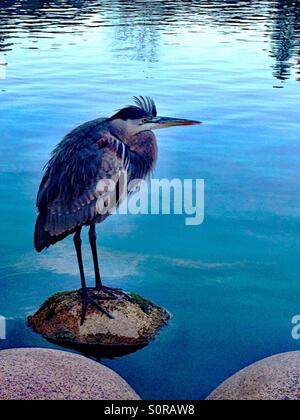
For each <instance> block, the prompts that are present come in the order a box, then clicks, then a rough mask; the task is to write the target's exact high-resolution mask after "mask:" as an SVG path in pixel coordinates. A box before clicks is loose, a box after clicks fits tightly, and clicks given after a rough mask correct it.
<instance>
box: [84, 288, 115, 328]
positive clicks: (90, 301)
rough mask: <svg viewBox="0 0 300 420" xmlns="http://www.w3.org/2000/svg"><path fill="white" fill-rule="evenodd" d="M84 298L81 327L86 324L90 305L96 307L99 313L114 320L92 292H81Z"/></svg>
mask: <svg viewBox="0 0 300 420" xmlns="http://www.w3.org/2000/svg"><path fill="white" fill-rule="evenodd" d="M80 294H81V296H82V314H81V325H83V324H84V321H85V318H86V313H87V309H88V306H89V305H92V306H94V308H96V309H97V310H98V311H99V312H101V313H102V314H104V315H106V316H107V317H108V318H109V319H114V317H113V315H112V314H111V313H110V312H109V311H108V310H107V309H105V308H103V307H102V306H101V305H99V303H98V302H97V301H96V300H100V299H99V297H97V296H95V295H94V294H93V293H91V290H89V289H87V290H80Z"/></svg>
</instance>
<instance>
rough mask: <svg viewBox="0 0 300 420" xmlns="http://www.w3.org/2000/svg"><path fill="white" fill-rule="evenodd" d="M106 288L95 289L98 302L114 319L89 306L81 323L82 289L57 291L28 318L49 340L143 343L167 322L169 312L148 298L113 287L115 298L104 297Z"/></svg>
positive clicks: (114, 344)
mask: <svg viewBox="0 0 300 420" xmlns="http://www.w3.org/2000/svg"><path fill="white" fill-rule="evenodd" d="M103 293H104V294H105V292H102V291H96V290H94V291H93V294H94V296H96V298H97V299H98V303H99V304H100V305H101V306H102V307H103V308H105V309H106V310H107V311H109V312H110V313H111V314H112V315H113V319H110V318H108V317H107V316H106V315H105V314H102V313H101V312H99V311H98V310H97V309H96V308H94V307H92V306H89V307H88V311H87V316H86V320H85V322H84V324H83V325H81V322H80V318H81V311H82V302H81V294H80V292H79V291H72V292H64V293H57V294H55V295H54V296H52V297H51V298H49V299H48V300H47V301H46V302H45V303H44V304H43V305H42V306H41V308H40V309H39V310H38V311H37V313H36V314H35V315H33V316H30V317H29V318H28V323H29V325H30V326H31V328H32V329H33V330H34V331H36V332H38V333H40V334H42V335H43V336H44V337H46V338H47V339H49V340H53V341H55V342H59V343H65V344H79V345H100V346H144V345H146V344H148V343H149V342H150V341H151V340H152V339H153V338H154V337H155V336H156V334H157V333H158V332H159V331H160V329H161V328H162V327H163V326H164V325H166V323H167V321H168V320H169V319H170V315H169V313H168V312H167V311H166V310H165V309H163V308H161V307H159V306H158V305H155V304H154V303H152V302H150V301H149V300H147V299H145V298H143V297H142V296H139V295H137V294H134V293H131V294H127V293H125V292H124V291H122V290H114V295H115V297H116V299H115V300H103V299H104V298H105V296H104V295H103Z"/></svg>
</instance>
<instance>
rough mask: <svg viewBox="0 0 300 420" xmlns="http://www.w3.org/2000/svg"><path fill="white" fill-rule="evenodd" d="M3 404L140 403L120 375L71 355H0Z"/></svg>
mask: <svg viewBox="0 0 300 420" xmlns="http://www.w3.org/2000/svg"><path fill="white" fill-rule="evenodd" d="M0 400H140V398H139V396H138V395H137V394H136V393H135V392H134V391H133V390H132V388H131V387H130V386H129V385H128V384H127V383H126V382H125V381H124V379H122V378H121V377H120V376H119V375H117V374H116V373H115V372H113V371H112V370H111V369H108V368H107V367H105V366H102V365H100V364H98V363H96V362H93V361H91V360H89V359H86V358H85V357H83V356H78V355H76V354H72V353H66V352H62V351H57V350H48V349H12V350H3V351H0Z"/></svg>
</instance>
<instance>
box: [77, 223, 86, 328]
mask: <svg viewBox="0 0 300 420" xmlns="http://www.w3.org/2000/svg"><path fill="white" fill-rule="evenodd" d="M81 230H82V228H79V229H77V231H76V233H75V235H74V245H75V249H76V254H77V261H78V266H79V272H80V278H81V290H82V314H81V324H83V323H84V320H85V316H86V312H87V308H88V293H87V287H86V280H85V275H84V268H83V260H82V249H81V248H82V240H81Z"/></svg>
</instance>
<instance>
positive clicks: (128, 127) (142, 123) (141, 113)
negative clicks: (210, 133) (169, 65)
mask: <svg viewBox="0 0 300 420" xmlns="http://www.w3.org/2000/svg"><path fill="white" fill-rule="evenodd" d="M134 101H135V105H134V106H128V107H126V108H123V109H121V110H120V111H118V112H117V113H116V114H115V115H113V116H112V117H111V118H110V119H109V121H110V123H111V124H112V126H113V127H114V128H115V129H117V130H118V131H119V132H122V133H124V135H126V137H127V136H134V135H135V134H138V133H140V132H143V131H149V130H157V129H160V128H168V127H176V126H189V125H199V124H201V122H200V121H192V120H186V119H181V118H170V117H159V116H157V108H156V105H155V102H154V101H153V99H151V98H149V97H146V98H144V97H142V96H141V97H135V98H134Z"/></svg>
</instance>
